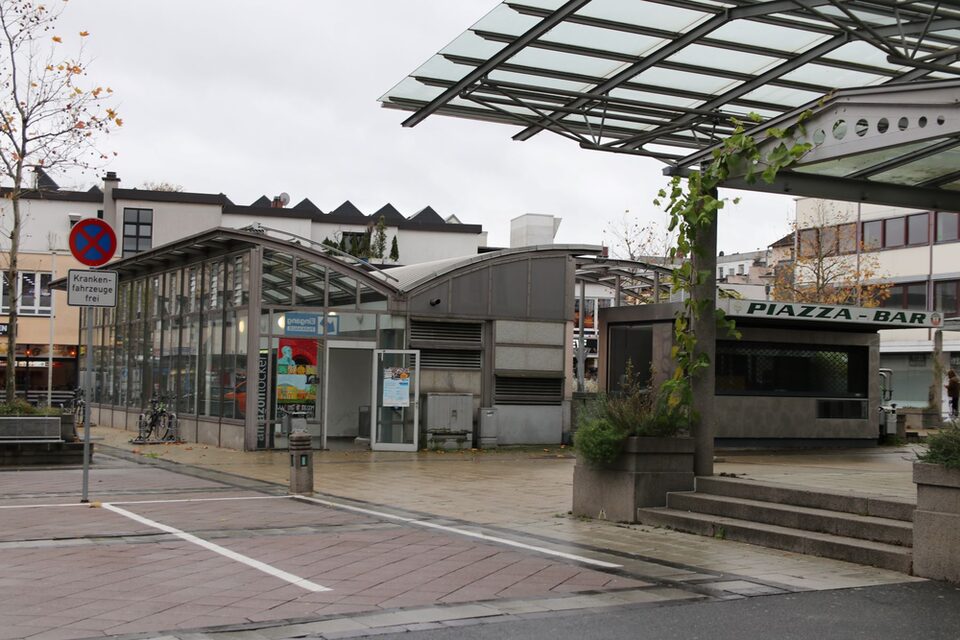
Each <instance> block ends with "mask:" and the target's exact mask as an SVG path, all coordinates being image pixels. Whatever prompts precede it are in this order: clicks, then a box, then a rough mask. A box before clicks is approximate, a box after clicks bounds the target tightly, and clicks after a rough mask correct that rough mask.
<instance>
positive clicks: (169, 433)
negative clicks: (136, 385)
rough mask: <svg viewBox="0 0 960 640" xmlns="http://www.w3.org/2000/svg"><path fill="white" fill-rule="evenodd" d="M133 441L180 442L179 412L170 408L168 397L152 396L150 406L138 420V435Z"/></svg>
mask: <svg viewBox="0 0 960 640" xmlns="http://www.w3.org/2000/svg"><path fill="white" fill-rule="evenodd" d="M133 442H135V443H138V444H144V443H155V442H180V431H179V428H178V423H177V414H175V413H173V412H172V411H170V410H169V409H168V406H167V399H166V397H164V396H160V397H157V396H154V397H153V398H150V408H149V409H147V410H146V411H144V412H143V413H141V414H140V418H139V419H138V420H137V437H136V438H134V440H133Z"/></svg>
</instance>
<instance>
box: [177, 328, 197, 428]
mask: <svg viewBox="0 0 960 640" xmlns="http://www.w3.org/2000/svg"><path fill="white" fill-rule="evenodd" d="M180 341H181V347H180V352H181V357H180V362H179V364H180V391H179V393H180V396H179V398H180V401H179V403H178V405H177V411H178V412H179V413H181V414H183V415H188V414H192V413H195V412H196V409H197V356H198V349H199V343H200V318H199V317H198V316H196V315H190V316H187V317H186V318H184V321H183V330H182V332H181V336H180Z"/></svg>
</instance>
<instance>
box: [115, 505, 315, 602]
mask: <svg viewBox="0 0 960 640" xmlns="http://www.w3.org/2000/svg"><path fill="white" fill-rule="evenodd" d="M101 506H102V507H103V508H104V509H107V510H108V511H113V512H114V513H118V514H120V515H122V516H125V517H127V518H130V519H131V520H134V521H136V522H139V523H140V524H145V525H147V526H148V527H153V528H154V529H159V530H160V531H164V532H166V533H170V534H173V535H175V536H176V537H178V538H180V539H181V540H186V541H187V542H190V543H193V544H195V545H197V546H200V547H203V548H204V549H207V550H209V551H213V552H214V553H219V554H220V555H222V556H225V557H227V558H230V559H231V560H235V561H237V562H240V563H242V564H245V565H247V566H248V567H252V568H254V569H256V570H258V571H262V572H263V573H266V574H267V575H271V576H273V577H275V578H279V579H281V580H284V581H286V582H289V583H290V584H292V585H295V586H297V587H300V588H301V589H306V590H307V591H330V588H328V587H324V586H322V585H319V584H317V583H315V582H310V581H309V580H307V579H305V578H301V577H300V576H296V575H294V574H292V573H287V572H286V571H283V570H282V569H277V568H276V567H274V566H271V565H269V564H267V563H265V562H260V561H259V560H254V559H253V558H249V557H247V556H245V555H243V554H240V553H237V552H236V551H231V550H230V549H227V548H225V547H221V546H220V545H218V544H214V543H213V542H208V541H207V540H204V539H203V538H198V537H197V536H195V535H192V534H189V533H187V532H185V531H181V530H180V529H175V528H174V527H170V526H167V525H165V524H163V523H161V522H156V521H154V520H150V519H149V518H144V517H143V516H139V515H137V514H135V513H133V512H132V511H127V510H126V509H122V508H120V507H118V506H115V505H113V504H110V503H109V502H104V503H103V504H102V505H101Z"/></svg>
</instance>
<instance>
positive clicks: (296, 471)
mask: <svg viewBox="0 0 960 640" xmlns="http://www.w3.org/2000/svg"><path fill="white" fill-rule="evenodd" d="M289 442H290V493H292V494H295V495H302V496H312V495H313V449H312V448H311V446H310V434H309V433H307V432H306V431H301V430H297V431H294V432H292V433H291V434H290V440H289Z"/></svg>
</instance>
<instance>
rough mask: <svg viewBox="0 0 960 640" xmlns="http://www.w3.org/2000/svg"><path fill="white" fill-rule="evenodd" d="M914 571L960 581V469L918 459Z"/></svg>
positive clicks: (922, 575) (915, 471) (922, 574)
mask: <svg viewBox="0 0 960 640" xmlns="http://www.w3.org/2000/svg"><path fill="white" fill-rule="evenodd" d="M913 481H914V483H915V484H916V485H917V510H916V511H915V512H914V514H913V573H914V575H917V576H921V577H924V578H933V579H935V580H949V581H950V582H960V469H947V468H945V467H942V466H940V465H938V464H929V463H925V462H916V463H914V465H913Z"/></svg>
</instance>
